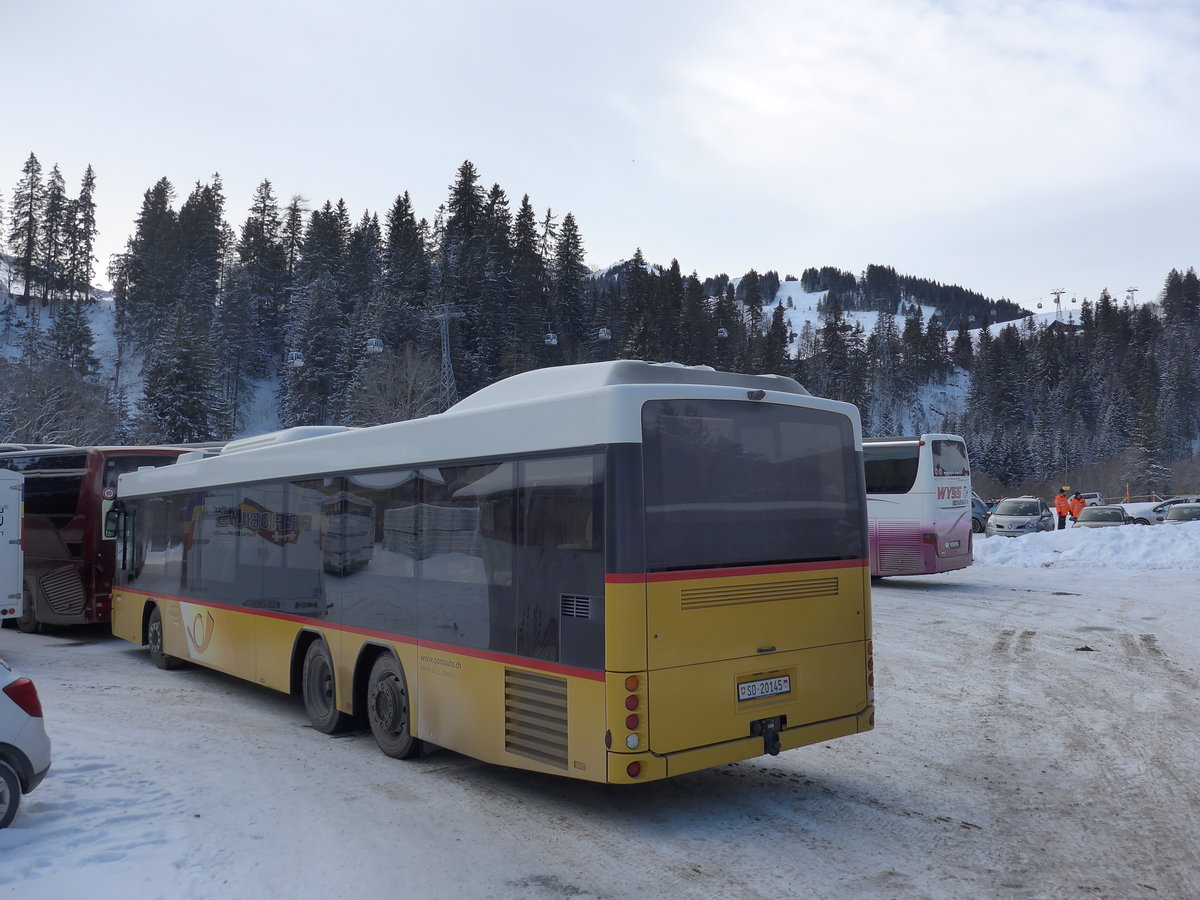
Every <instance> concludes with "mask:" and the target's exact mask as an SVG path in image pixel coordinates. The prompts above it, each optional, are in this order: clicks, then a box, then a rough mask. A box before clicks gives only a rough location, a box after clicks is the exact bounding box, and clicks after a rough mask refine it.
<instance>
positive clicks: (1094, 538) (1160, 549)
mask: <svg viewBox="0 0 1200 900" xmlns="http://www.w3.org/2000/svg"><path fill="white" fill-rule="evenodd" d="M975 565H977V566H1012V567H1018V568H1051V567H1053V568H1060V569H1123V570H1127V569H1135V570H1148V569H1169V570H1173V571H1200V522H1189V523H1187V524H1185V525H1152V526H1144V525H1122V526H1115V527H1112V528H1064V529H1063V530H1062V531H1043V532H1040V533H1038V534H1027V535H1024V536H1022V537H1016V538H1010V537H999V536H996V537H990V538H987V539H985V540H980V539H979V536H978V535H976V540H975Z"/></svg>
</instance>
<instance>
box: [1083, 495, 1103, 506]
mask: <svg viewBox="0 0 1200 900" xmlns="http://www.w3.org/2000/svg"><path fill="white" fill-rule="evenodd" d="M1080 496H1081V497H1083V499H1084V500H1086V501H1087V505H1088V506H1103V505H1104V497H1103V496H1102V495H1100V494H1097V493H1095V492H1092V493H1087V494H1081V495H1080Z"/></svg>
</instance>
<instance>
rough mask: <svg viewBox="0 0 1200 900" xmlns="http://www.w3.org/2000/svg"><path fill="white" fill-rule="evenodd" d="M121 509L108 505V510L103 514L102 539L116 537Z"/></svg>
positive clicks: (109, 539) (107, 539)
mask: <svg viewBox="0 0 1200 900" xmlns="http://www.w3.org/2000/svg"><path fill="white" fill-rule="evenodd" d="M120 522H121V511H120V510H119V509H117V508H116V507H115V506H113V507H110V508H109V510H108V512H106V513H105V514H104V539H105V540H106V541H111V540H113V539H114V538H116V536H117V533H118V532H119V530H120Z"/></svg>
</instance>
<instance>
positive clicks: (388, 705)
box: [367, 653, 421, 759]
mask: <svg viewBox="0 0 1200 900" xmlns="http://www.w3.org/2000/svg"><path fill="white" fill-rule="evenodd" d="M409 709H410V707H409V705H408V685H407V683H406V682H405V681H404V669H403V668H402V667H401V666H400V663H399V662H398V661H397V660H396V658H395V657H394V656H391V655H389V654H386V653H385V654H384V655H383V656H380V657H379V658H378V659H376V660H375V664H374V665H373V666H371V678H370V681H369V682H368V684H367V719H368V720H369V721H370V723H371V733H372V734H373V735H375V742H376V743H377V744H379V749H380V750H382V751H383V752H384V753H386V754H387V755H388V756H391V757H393V758H394V759H409V758H410V757H413V756H417V755H418V754H419V753H420V752H421V742H420V741H419V740H417V739H416V738H414V737H413V736H412V716H411V715H410V714H409Z"/></svg>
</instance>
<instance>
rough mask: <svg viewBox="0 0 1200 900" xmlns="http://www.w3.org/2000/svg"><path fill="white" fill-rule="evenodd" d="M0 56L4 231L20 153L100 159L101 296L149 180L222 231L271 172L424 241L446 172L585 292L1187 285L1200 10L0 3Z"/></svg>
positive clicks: (1194, 200) (912, 1)
mask: <svg viewBox="0 0 1200 900" xmlns="http://www.w3.org/2000/svg"><path fill="white" fill-rule="evenodd" d="M0 61H2V62H3V68H4V71H5V73H6V74H5V90H4V102H3V109H4V115H3V119H2V121H0V192H2V196H3V202H4V210H5V223H6V227H7V222H8V217H7V213H8V204H9V202H10V201H11V199H12V189H13V186H14V185H16V183H17V182H18V180H19V179H20V175H21V166H22V165H23V163H24V161H25V159H26V158H27V157H28V155H29V153H30V152H33V153H35V154H36V155H37V157H38V159H39V161H40V162H41V163H42V166H43V169H44V171H45V172H47V173H48V172H49V170H50V167H51V166H52V165H53V164H55V163H57V164H58V166H59V169H60V171H61V172H62V174H63V177H64V178H65V180H66V182H67V187H68V190H69V191H71V192H72V193H75V192H77V191H78V188H79V181H80V179H81V177H82V175H83V171H84V168H85V167H86V165H87V164H89V163H90V164H91V165H92V166H93V168H94V169H95V172H96V177H97V204H98V213H99V227H100V235H99V247H98V250H99V252H98V255H99V256H100V258H101V263H100V265H99V267H98V268H99V269H100V271H101V272H103V270H104V268H105V267H106V266H107V262H108V257H109V256H110V255H111V254H112V253H113V252H116V251H118V250H120V249H121V248H122V247H123V245H124V242H125V240H126V238H127V237H128V236H129V235H130V234H131V232H132V230H133V224H134V220H135V218H136V216H137V212H138V209H139V208H140V206H141V201H142V195H143V194H144V193H145V191H146V190H147V189H148V188H149V187H150V186H151V185H152V184H153V183H154V182H155V181H157V180H158V179H159V178H161V177H163V176H165V177H167V178H168V179H169V180H170V181H171V183H172V184H173V185H174V186H175V189H176V192H177V199H176V205H177V207H178V204H179V203H181V202H182V201H183V200H184V199H185V198H186V196H187V194H188V192H189V191H190V190H191V188H192V187H193V185H194V184H195V183H196V181H198V180H207V179H209V177H210V176H211V175H212V173H214V172H219V173H220V175H221V178H222V180H223V182H224V186H225V195H226V214H227V218H228V220H229V222H230V224H231V225H233V226H234V227H235V228H240V226H241V225H242V223H243V222H244V220H245V217H246V211H247V209H248V207H249V204H250V199H251V196H252V194H253V191H254V188H255V187H256V185H257V184H259V182H261V181H262V180H263V179H264V178H266V179H270V180H271V182H272V184H273V185H274V189H275V193H276V196H277V197H278V198H279V200H280V202H281V204H282V203H286V202H287V201H288V200H289V199H290V198H291V196H292V195H294V194H299V195H302V196H303V197H305V198H306V199H307V200H308V201H309V205H310V206H313V207H315V206H319V205H320V204H322V203H324V201H325V200H333V201H335V202H336V201H337V200H338V198H344V199H345V201H346V203H347V205H348V206H349V208H350V210H351V213H352V215H353V217H354V218H355V219H356V220H357V218H358V217H359V216H360V215H361V214H362V212H363V211H364V210H370V211H372V212H377V213H379V215H380V218H381V220H382V219H383V217H384V216H385V214H386V212H387V210H388V208H389V207H390V205H391V203H392V201H393V200H394V199H395V197H396V196H397V195H398V194H400V193H402V192H403V191H409V192H410V193H411V195H412V198H413V202H414V205H415V207H416V211H417V214H418V216H421V217H425V218H429V219H432V218H433V217H434V215H435V212H436V209H437V207H438V205H439V204H440V203H442V202H444V201H445V199H446V197H447V193H448V191H447V189H448V186H449V185H450V183H451V181H453V179H454V177H455V173H456V170H457V168H458V166H459V165H460V164H461V163H462V161H463V160H464V159H470V160H471V161H472V162H473V163H474V164H475V166H476V168H477V169H478V171H479V173H480V177H481V181H482V183H483V184H484V186H485V187H488V186H491V185H492V184H493V183H498V184H499V185H500V186H501V187H502V188H504V189H505V191H507V193H508V194H509V197H510V199H511V201H512V206H513V208H514V210H515V208H516V206H517V205H518V203H519V201H520V198H521V195H522V194H528V195H529V197H530V200H531V202H532V203H533V206H534V208H535V209H537V210H538V211H539V213H544V212H545V210H546V208H547V207H550V208H552V209H553V210H554V213H555V214H556V215H558V216H560V217H561V215H562V214H564V213H566V212H568V211H570V212H573V213H574V215H575V218H576V220H577V221H578V223H579V227H580V230H581V232H582V235H583V239H584V244H585V248H586V252H587V259H588V262H589V264H591V265H593V266H596V267H599V266H604V265H607V264H609V263H611V262H614V261H615V260H617V259H621V258H628V257H629V256H631V255H632V253H633V251H634V249H635V248H637V247H641V248H642V252H643V254H644V255H645V256H646V258H647V260H649V261H651V262H661V263H669V262H670V260H671V259H672V258H676V259H678V260H679V262H680V265H681V266H682V268H683V270H684V272H691V271H696V272H697V273H698V274H699V275H700V276H701V277H704V276H707V275H712V274H716V273H720V272H725V273H728V274H730V275H734V276H736V275H740V274H742V273H744V272H745V271H746V270H747V269H750V268H755V269H758V270H759V271H760V272H762V271H766V270H768V269H774V270H776V271H778V272H779V274H780V276H781V277H782V276H784V275H786V274H789V273H790V274H793V275H796V276H799V275H800V273H801V272H802V271H803V270H804V269H805V268H807V267H810V266H836V267H838V268H842V269H847V270H850V271H852V272H854V273H856V274H857V273H860V272H861V271H862V270H863V269H864V268H865V267H866V266H867V265H868V264H870V263H878V264H883V265H890V266H893V267H895V268H896V269H897V270H898V271H900V272H902V273H907V274H912V275H920V276H925V277H929V278H934V279H936V280H938V281H941V282H944V283H949V284H961V285H962V286H964V287H968V288H971V289H973V290H977V291H980V292H982V293H984V294H986V295H988V296H991V297H1008V298H1010V299H1013V300H1015V301H1017V302H1021V303H1026V304H1028V305H1032V304H1035V303H1036V302H1037V301H1038V300H1049V299H1050V292H1051V291H1053V290H1055V289H1060V288H1061V289H1062V290H1064V291H1066V292H1067V293H1068V295H1075V296H1077V297H1078V298H1079V299H1080V300H1082V298H1083V297H1084V296H1088V297H1091V298H1093V299H1094V298H1095V297H1096V296H1097V295H1098V294H1099V292H1100V290H1101V288H1104V287H1107V288H1109V289H1110V291H1111V292H1112V293H1113V294H1114V295H1116V296H1118V297H1124V295H1125V289H1126V288H1127V287H1129V286H1131V285H1136V286H1137V287H1139V288H1140V289H1141V291H1142V292H1143V293H1142V294H1141V295H1140V296H1141V297H1142V298H1144V297H1146V296H1148V295H1153V294H1155V293H1157V292H1158V291H1159V290H1160V289H1161V287H1162V283H1163V280H1164V278H1165V277H1166V274H1167V272H1168V271H1170V269H1171V268H1172V267H1175V268H1180V269H1186V268H1187V267H1189V266H1200V239H1198V238H1200V227H1198V226H1197V216H1198V212H1200V91H1198V90H1197V88H1196V86H1197V85H1198V84H1200V3H1197V2H1195V0H1131V2H1107V3H1106V2H1083V0H1075V2H1069V0H1012V2H991V0H963V2H958V0H837V2H830V0H755V2H735V0H724V2H707V0H688V2H682V0H666V2H632V0H605V2H601V3H584V2H564V0H556V2H520V0H507V2H493V0H476V2H467V0H438V2H429V0H423V2H420V3H415V2H407V0H342V2H340V3H329V2H327V0H326V2H320V3H318V2H312V0H274V2H268V0H204V2H190V3H188V2H163V0H107V2H103V3H97V2H94V0H39V2H30V0H0ZM104 280H105V281H106V279H104Z"/></svg>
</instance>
